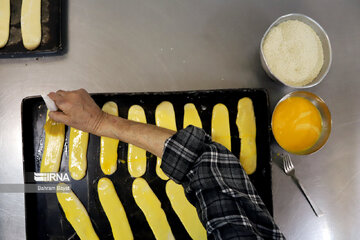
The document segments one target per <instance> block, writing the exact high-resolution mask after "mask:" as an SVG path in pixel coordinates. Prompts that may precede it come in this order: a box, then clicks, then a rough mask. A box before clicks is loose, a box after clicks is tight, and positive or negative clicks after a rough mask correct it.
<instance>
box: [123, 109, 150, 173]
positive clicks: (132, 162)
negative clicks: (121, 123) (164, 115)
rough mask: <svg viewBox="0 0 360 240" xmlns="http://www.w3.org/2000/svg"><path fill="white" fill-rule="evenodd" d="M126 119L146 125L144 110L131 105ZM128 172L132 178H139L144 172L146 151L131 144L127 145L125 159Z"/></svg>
mask: <svg viewBox="0 0 360 240" xmlns="http://www.w3.org/2000/svg"><path fill="white" fill-rule="evenodd" d="M128 119H129V120H132V121H136V122H141V123H146V116H145V112H144V109H143V108H142V107H141V106H139V105H133V106H131V107H130V109H129V113H128ZM127 164H128V171H129V173H130V175H131V176H132V177H141V176H142V175H144V173H145V172H146V150H145V149H142V148H139V147H137V146H135V145H133V144H129V145H128V157H127Z"/></svg>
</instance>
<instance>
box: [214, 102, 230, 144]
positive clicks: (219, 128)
mask: <svg viewBox="0 0 360 240" xmlns="http://www.w3.org/2000/svg"><path fill="white" fill-rule="evenodd" d="M211 137H212V140H213V141H214V142H218V143H220V144H222V145H223V146H225V147H226V148H227V149H229V150H230V151H231V135H230V122H229V111H228V109H227V107H226V106H225V105H224V104H222V103H218V104H216V105H215V106H214V108H213V112H212V119H211Z"/></svg>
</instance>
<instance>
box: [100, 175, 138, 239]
mask: <svg viewBox="0 0 360 240" xmlns="http://www.w3.org/2000/svg"><path fill="white" fill-rule="evenodd" d="M98 195H99V200H100V203H101V206H102V208H103V209H104V211H105V214H106V216H107V218H108V220H109V222H110V225H111V229H112V233H113V237H114V239H115V240H132V239H134V237H133V234H132V231H131V228H130V225H129V221H128V219H127V216H126V212H125V210H124V207H123V205H122V203H121V201H120V199H119V197H118V195H117V193H116V190H115V188H114V185H113V183H112V182H111V181H110V179H108V178H101V179H100V180H99V182H98Z"/></svg>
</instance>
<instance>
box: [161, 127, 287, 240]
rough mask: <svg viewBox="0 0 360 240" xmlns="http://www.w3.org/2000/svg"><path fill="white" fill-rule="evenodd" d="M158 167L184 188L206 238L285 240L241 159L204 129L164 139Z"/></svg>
mask: <svg viewBox="0 0 360 240" xmlns="http://www.w3.org/2000/svg"><path fill="white" fill-rule="evenodd" d="M161 168H162V170H163V171H164V172H165V173H166V174H167V175H168V176H169V177H170V178H171V179H172V180H174V181H175V182H176V183H179V184H182V185H183V187H184V189H185V194H186V196H187V198H188V200H189V201H190V202H191V203H192V204H193V205H194V206H195V207H196V209H197V212H198V215H199V217H200V220H201V222H202V223H203V224H204V226H205V227H206V230H207V233H208V239H285V237H284V235H283V234H282V233H281V232H280V230H279V228H278V227H277V226H276V224H275V222H274V220H273V218H272V217H271V215H270V213H269V212H268V210H267V209H266V207H265V205H264V203H263V201H262V200H261V198H260V196H259V195H258V194H257V192H256V190H255V188H254V187H253V185H252V183H251V182H250V180H249V177H248V176H247V174H246V173H245V172H244V170H243V169H242V167H241V165H240V162H239V159H238V158H236V157H235V156H234V155H233V154H232V153H231V152H230V151H229V150H227V149H226V148H225V147H224V146H222V145H220V144H218V143H215V142H212V141H211V137H210V136H209V135H207V134H206V133H205V132H204V131H203V130H202V129H199V128H196V127H193V126H189V127H187V128H186V129H183V130H180V131H179V132H177V133H176V134H175V135H174V136H172V137H171V138H169V139H167V140H166V142H165V148H164V153H163V157H162V164H161Z"/></svg>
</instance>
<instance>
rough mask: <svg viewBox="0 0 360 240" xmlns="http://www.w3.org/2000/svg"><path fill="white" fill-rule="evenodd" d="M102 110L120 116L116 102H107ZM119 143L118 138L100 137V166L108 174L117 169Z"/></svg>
mask: <svg viewBox="0 0 360 240" xmlns="http://www.w3.org/2000/svg"><path fill="white" fill-rule="evenodd" d="M102 110H103V111H104V112H106V113H108V114H111V115H114V116H118V115H119V113H118V107H117V105H116V103H114V102H107V103H105V104H104V106H103V107H102ZM118 145H119V140H118V139H113V138H108V137H101V139H100V167H101V170H102V171H103V173H105V174H106V175H111V174H113V173H114V172H115V171H116V169H117V158H118V154H117V149H118Z"/></svg>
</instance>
